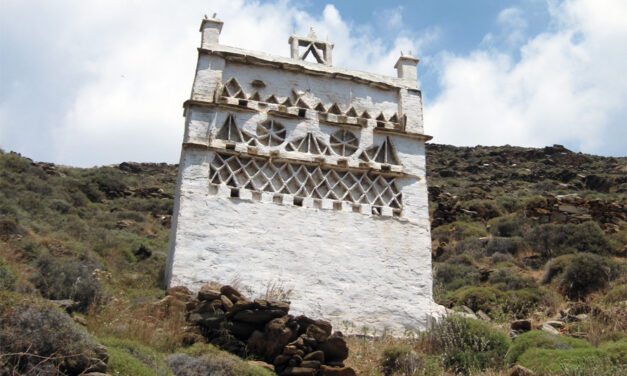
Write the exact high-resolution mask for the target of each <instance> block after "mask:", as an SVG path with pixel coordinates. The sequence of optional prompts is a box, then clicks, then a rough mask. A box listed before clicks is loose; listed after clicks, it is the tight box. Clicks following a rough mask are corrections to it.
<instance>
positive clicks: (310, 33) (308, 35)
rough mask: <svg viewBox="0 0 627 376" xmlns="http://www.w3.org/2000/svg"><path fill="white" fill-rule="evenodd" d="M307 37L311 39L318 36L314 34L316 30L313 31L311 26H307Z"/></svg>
mask: <svg viewBox="0 0 627 376" xmlns="http://www.w3.org/2000/svg"><path fill="white" fill-rule="evenodd" d="M307 37H308V38H311V39H318V37H317V36H316V32H315V31H314V28H313V26H310V27H309V34H307Z"/></svg>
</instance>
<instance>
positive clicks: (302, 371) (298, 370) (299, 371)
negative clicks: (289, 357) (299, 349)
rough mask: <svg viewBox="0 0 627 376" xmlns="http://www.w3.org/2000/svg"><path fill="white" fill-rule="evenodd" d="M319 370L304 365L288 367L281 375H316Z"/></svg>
mask: <svg viewBox="0 0 627 376" xmlns="http://www.w3.org/2000/svg"><path fill="white" fill-rule="evenodd" d="M316 372H317V370H316V369H314V368H304V367H288V368H286V369H285V370H284V371H283V372H281V375H285V376H315V375H316Z"/></svg>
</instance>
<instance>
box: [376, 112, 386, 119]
mask: <svg viewBox="0 0 627 376" xmlns="http://www.w3.org/2000/svg"><path fill="white" fill-rule="evenodd" d="M377 121H386V120H385V116H383V112H382V113H380V114H379V116H377Z"/></svg>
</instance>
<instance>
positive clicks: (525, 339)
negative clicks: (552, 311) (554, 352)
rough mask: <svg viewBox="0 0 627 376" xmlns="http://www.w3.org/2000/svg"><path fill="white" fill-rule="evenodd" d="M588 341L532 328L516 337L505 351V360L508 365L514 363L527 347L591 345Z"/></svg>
mask: <svg viewBox="0 0 627 376" xmlns="http://www.w3.org/2000/svg"><path fill="white" fill-rule="evenodd" d="M591 346H592V345H590V343H588V342H587V341H585V340H583V339H577V338H571V337H565V336H558V335H553V334H550V333H547V332H544V331H541V330H532V331H530V332H527V333H523V334H521V335H519V336H518V337H516V339H515V340H514V342H513V343H512V346H511V347H510V348H509V350H508V351H507V355H506V356H505V361H506V363H507V364H508V365H510V366H511V365H514V364H516V362H517V361H518V358H519V357H520V356H521V355H522V354H523V353H525V352H526V351H527V350H529V349H561V350H565V349H573V348H585V347H591Z"/></svg>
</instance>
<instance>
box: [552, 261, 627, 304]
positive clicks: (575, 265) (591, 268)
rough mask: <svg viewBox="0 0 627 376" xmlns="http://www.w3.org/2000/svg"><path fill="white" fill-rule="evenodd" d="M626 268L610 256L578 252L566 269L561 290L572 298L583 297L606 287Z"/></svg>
mask: <svg viewBox="0 0 627 376" xmlns="http://www.w3.org/2000/svg"><path fill="white" fill-rule="evenodd" d="M624 270H625V268H624V267H623V266H622V265H620V264H618V263H616V262H615V261H613V260H611V259H609V258H606V257H602V256H598V255H594V254H592V253H581V254H577V255H575V256H573V258H572V259H571V261H570V263H569V264H568V265H567V266H566V268H565V269H564V274H563V277H562V281H561V284H560V290H561V292H562V293H563V294H564V295H566V296H568V297H569V298H571V299H581V298H583V297H585V296H586V295H588V294H589V293H590V292H593V291H597V290H599V289H602V288H604V287H605V286H606V285H607V283H608V282H609V281H612V280H614V279H615V278H617V277H618V276H619V275H621V274H622V272H624Z"/></svg>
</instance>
